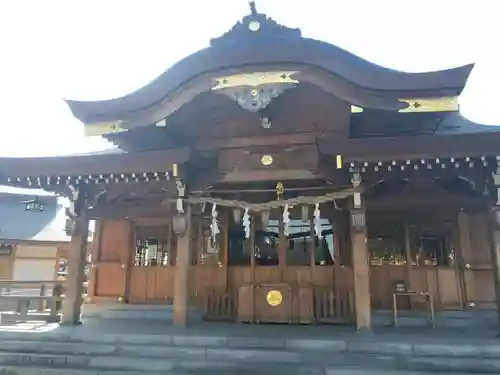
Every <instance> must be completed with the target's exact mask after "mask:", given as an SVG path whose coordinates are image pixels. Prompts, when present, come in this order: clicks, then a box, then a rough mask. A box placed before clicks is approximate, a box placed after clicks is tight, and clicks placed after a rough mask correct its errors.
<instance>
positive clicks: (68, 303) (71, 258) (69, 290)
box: [61, 191, 89, 325]
mask: <svg viewBox="0 0 500 375" xmlns="http://www.w3.org/2000/svg"><path fill="white" fill-rule="evenodd" d="M83 194H84V193H83V192H82V191H80V193H79V194H78V195H79V196H80V197H79V198H77V203H78V205H79V206H82V208H81V211H80V212H78V216H76V217H74V218H73V227H72V234H71V243H70V247H69V250H68V275H67V277H66V283H65V287H64V301H63V305H62V311H63V316H62V321H61V324H64V325H78V324H81V323H82V320H81V313H82V305H83V292H84V287H83V281H84V278H85V265H86V261H87V244H88V236H89V219H88V216H87V213H86V207H85V206H84V205H85V204H86V200H85V199H84V198H83V196H82V195H83ZM78 201H79V202H78Z"/></svg>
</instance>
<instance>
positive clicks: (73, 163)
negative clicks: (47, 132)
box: [0, 148, 191, 183]
mask: <svg viewBox="0 0 500 375" xmlns="http://www.w3.org/2000/svg"><path fill="white" fill-rule="evenodd" d="M190 155H191V151H190V149H188V148H180V149H171V150H160V151H148V152H134V153H114V154H95V155H78V156H57V157H42V158H0V176H5V178H6V177H8V176H15V177H35V176H79V175H81V176H84V175H95V174H109V173H140V172H161V171H169V170H170V168H171V165H172V164H183V163H185V162H187V161H188V160H189V158H190ZM1 182H2V183H4V181H1Z"/></svg>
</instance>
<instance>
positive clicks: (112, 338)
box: [0, 332, 500, 359]
mask: <svg viewBox="0 0 500 375" xmlns="http://www.w3.org/2000/svg"><path fill="white" fill-rule="evenodd" d="M7 343H10V344H11V347H16V346H17V347H20V346H22V345H25V346H26V347H29V346H37V345H44V346H50V345H52V346H58V345H66V346H82V347H84V346H95V348H99V346H97V345H100V346H102V347H103V348H104V347H105V346H106V345H107V346H115V347H120V348H125V349H127V348H129V347H132V346H134V345H144V346H148V345H154V346H155V347H158V348H184V349H186V350H189V349H192V350H195V349H200V348H201V349H210V348H212V349H226V350H231V349H232V350H282V351H293V352H295V351H303V352H307V351H310V352H317V353H342V352H347V353H367V354H399V355H412V356H424V357H448V358H450V357H451V358H455V357H456V358H490V359H500V342H499V343H498V344H492V343H483V344H441V343H405V342H390V341H377V340H375V339H373V338H371V339H370V340H365V341H362V340H357V341H350V340H335V339H268V338H256V337H223V336H220V337H216V336H168V335H132V334H130V335H128V334H124V335H108V334H102V335H94V336H90V335H89V336H86V335H84V336H82V335H54V334H43V333H40V334H39V333H36V334H33V333H31V334H26V335H24V334H21V335H20V334H19V333H17V332H16V333H13V334H12V335H7V334H4V332H2V333H0V348H2V349H3V350H9V346H8V345H7ZM108 349H109V348H108ZM108 349H103V350H104V351H106V350H108Z"/></svg>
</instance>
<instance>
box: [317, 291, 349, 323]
mask: <svg viewBox="0 0 500 375" xmlns="http://www.w3.org/2000/svg"><path fill="white" fill-rule="evenodd" d="M353 316H354V300H353V296H352V293H351V292H349V291H341V290H333V289H332V288H328V287H316V288H314V317H315V321H316V323H317V324H333V323H347V322H350V321H352V319H353Z"/></svg>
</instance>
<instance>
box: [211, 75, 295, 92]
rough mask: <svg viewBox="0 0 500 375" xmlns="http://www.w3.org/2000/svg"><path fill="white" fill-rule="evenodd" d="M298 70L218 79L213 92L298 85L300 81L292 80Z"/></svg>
mask: <svg viewBox="0 0 500 375" xmlns="http://www.w3.org/2000/svg"><path fill="white" fill-rule="evenodd" d="M296 73H298V71H296V70H290V71H283V70H282V71H274V72H252V73H241V74H233V75H230V76H224V77H218V78H216V79H215V85H214V87H213V88H212V90H214V91H217V90H223V89H228V88H234V87H253V88H255V87H258V86H261V85H269V84H296V83H299V81H298V80H296V79H295V78H292V76H293V75H294V74H296Z"/></svg>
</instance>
